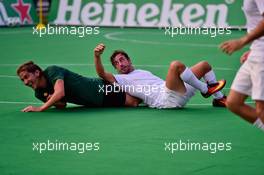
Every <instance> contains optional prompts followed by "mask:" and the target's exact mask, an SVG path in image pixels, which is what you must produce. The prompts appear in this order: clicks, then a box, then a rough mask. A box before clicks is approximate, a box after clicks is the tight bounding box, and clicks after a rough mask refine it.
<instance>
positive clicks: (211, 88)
mask: <svg viewBox="0 0 264 175" xmlns="http://www.w3.org/2000/svg"><path fill="white" fill-rule="evenodd" d="M225 84H226V80H219V81H218V82H217V83H214V84H208V85H207V87H208V91H207V92H206V93H205V94H203V93H201V94H202V96H203V97H204V98H208V97H210V96H211V95H213V94H214V93H216V92H218V91H220V90H222V89H223V88H224V87H225Z"/></svg>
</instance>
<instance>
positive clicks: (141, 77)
mask: <svg viewBox="0 0 264 175" xmlns="http://www.w3.org/2000/svg"><path fill="white" fill-rule="evenodd" d="M114 77H115V79H116V81H117V83H118V84H119V85H120V86H121V87H122V88H123V90H124V91H125V92H127V93H129V94H130V95H131V96H134V97H137V98H139V99H142V100H143V101H144V103H146V104H147V105H148V106H150V107H155V106H156V103H157V101H156V99H157V98H158V95H159V93H160V91H161V90H162V85H164V83H165V81H164V80H162V79H161V78H159V77H157V76H156V75H153V74H152V73H151V72H149V71H145V70H140V69H137V70H134V71H132V72H130V73H128V74H118V75H114Z"/></svg>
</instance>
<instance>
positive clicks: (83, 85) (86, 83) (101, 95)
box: [17, 61, 139, 112]
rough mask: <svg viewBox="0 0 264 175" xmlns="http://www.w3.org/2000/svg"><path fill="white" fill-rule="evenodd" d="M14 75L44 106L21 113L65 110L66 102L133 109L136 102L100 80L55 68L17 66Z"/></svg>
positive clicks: (30, 107) (30, 65) (29, 64)
mask: <svg viewBox="0 0 264 175" xmlns="http://www.w3.org/2000/svg"><path fill="white" fill-rule="evenodd" d="M17 75H18V76H19V77H20V79H21V80H22V81H23V83H24V84H25V85H26V86H29V87H31V88H32V89H33V90H34V91H35V96H36V98H38V99H40V100H41V101H43V102H44V104H43V105H42V106H40V107H34V106H28V107H26V108H24V109H23V110H22V111H23V112H40V111H44V110H46V109H48V108H49V107H51V106H55V107H57V108H64V107H66V104H67V102H69V103H74V104H77V105H83V106H87V107H120V106H137V105H138V103H139V101H138V100H137V99H135V98H133V97H131V96H129V95H127V94H126V93H124V92H122V91H114V90H113V88H114V86H113V85H112V84H110V83H108V82H106V81H104V80H102V79H100V78H88V77H83V76H81V75H79V74H76V73H74V72H71V71H69V70H67V69H65V68H62V67H59V66H50V67H48V68H46V69H45V70H44V71H42V69H41V68H40V67H39V66H38V65H36V64H34V63H33V62H32V61H30V62H27V63H24V64H22V65H21V66H19V68H18V69H17Z"/></svg>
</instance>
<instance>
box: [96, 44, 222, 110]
mask: <svg viewBox="0 0 264 175" xmlns="http://www.w3.org/2000/svg"><path fill="white" fill-rule="evenodd" d="M104 49H105V46H104V44H99V45H98V46H97V47H96V48H95V49H94V62H95V66H96V71H97V74H98V75H99V76H100V77H101V78H103V79H104V80H107V81H109V82H111V83H115V82H117V83H118V84H119V85H120V86H121V87H122V88H123V90H124V91H125V92H127V93H129V94H130V95H132V96H134V97H137V98H139V99H141V100H143V102H144V103H145V104H147V105H148V106H149V107H152V108H178V107H179V108H181V107H183V106H184V105H185V104H186V103H187V102H188V100H189V99H190V98H191V97H192V96H193V95H194V94H195V91H196V89H198V90H199V91H200V92H201V93H202V95H203V96H204V97H205V98H207V97H209V96H211V95H213V97H214V100H213V106H217V107H225V102H226V96H224V95H223V94H222V93H221V92H220V90H221V89H222V88H223V87H224V86H225V83H226V81H225V80H220V81H217V80H216V77H215V74H214V72H213V70H212V68H211V66H210V65H209V64H208V63H207V62H205V61H202V62H199V63H198V64H196V65H194V66H193V67H192V68H191V69H189V68H188V67H186V66H185V65H184V64H182V63H181V62H179V61H173V62H171V65H170V67H169V70H168V75H167V77H166V81H164V80H162V79H160V78H159V77H157V76H155V75H153V74H152V73H151V72H149V71H145V70H139V69H134V67H133V65H132V63H131V60H130V58H129V56H128V55H127V53H125V52H124V51H121V50H117V51H115V52H114V53H113V54H112V56H111V62H112V65H113V66H114V68H115V69H116V70H117V71H118V73H119V74H118V75H113V74H111V73H108V72H105V70H104V67H103V65H102V63H101V55H102V53H103V51H104ZM201 78H204V80H205V81H206V82H207V84H206V83H204V82H202V81H200V80H199V79H201ZM149 88H150V91H151V92H149ZM146 89H148V90H147V91H146Z"/></svg>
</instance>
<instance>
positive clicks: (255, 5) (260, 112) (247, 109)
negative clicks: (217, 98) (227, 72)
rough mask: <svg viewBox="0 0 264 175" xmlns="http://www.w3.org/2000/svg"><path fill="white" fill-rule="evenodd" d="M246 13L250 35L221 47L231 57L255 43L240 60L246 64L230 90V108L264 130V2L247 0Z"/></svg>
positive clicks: (228, 103) (244, 7)
mask: <svg viewBox="0 0 264 175" xmlns="http://www.w3.org/2000/svg"><path fill="white" fill-rule="evenodd" d="M243 10H244V13H245V16H246V19H247V31H248V33H247V35H245V36H243V37H241V38H239V39H235V40H230V41H226V42H224V43H222V44H221V46H220V48H221V49H222V50H223V52H225V53H227V54H229V55H231V54H232V53H233V52H235V51H237V50H240V49H241V48H243V47H244V46H245V45H247V44H249V43H251V42H252V44H251V46H250V51H248V52H246V53H245V54H244V55H243V56H242V57H241V61H242V62H244V63H243V65H242V66H241V67H240V69H239V71H238V73H237V74H236V77H235V79H234V81H233V84H232V86H231V91H230V93H229V95H228V98H227V107H228V109H229V110H231V111H232V112H234V113H235V114H237V115H239V116H241V117H242V118H243V119H245V120H246V121H248V122H250V123H252V124H254V125H255V126H257V127H258V128H260V129H262V130H264V124H263V123H264V88H263V85H264V36H263V35H264V1H263V0H244V4H243ZM245 55H247V56H245ZM248 96H251V97H252V99H253V100H255V103H256V108H254V107H251V106H249V105H247V104H245V100H246V98H247V97H248Z"/></svg>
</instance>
